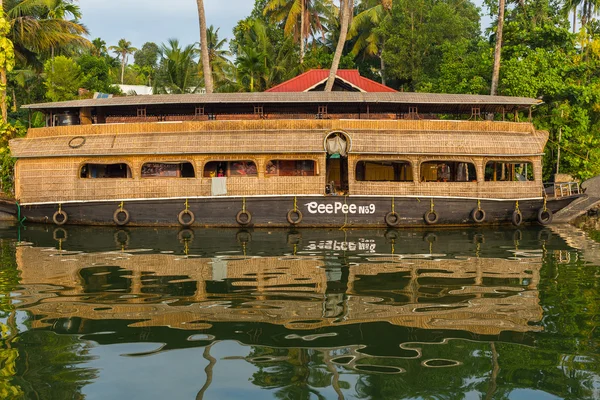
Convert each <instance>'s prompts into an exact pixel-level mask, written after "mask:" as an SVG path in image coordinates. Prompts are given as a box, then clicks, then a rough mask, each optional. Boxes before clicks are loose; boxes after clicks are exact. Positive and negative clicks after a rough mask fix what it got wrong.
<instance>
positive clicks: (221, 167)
mask: <svg viewBox="0 0 600 400" xmlns="http://www.w3.org/2000/svg"><path fill="white" fill-rule="evenodd" d="M235 176H257V170H256V164H255V163H254V161H210V162H207V163H206V165H205V166H204V177H205V178H215V177H235Z"/></svg>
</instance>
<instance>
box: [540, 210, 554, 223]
mask: <svg viewBox="0 0 600 400" xmlns="http://www.w3.org/2000/svg"><path fill="white" fill-rule="evenodd" d="M544 214H546V215H548V217H547V218H544ZM552 218H553V215H552V210H550V209H549V208H546V209H545V210H544V209H543V208H540V209H539V210H538V213H537V220H538V222H539V223H540V224H542V225H548V224H550V223H552Z"/></svg>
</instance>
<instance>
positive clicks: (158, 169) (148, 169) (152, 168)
mask: <svg viewBox="0 0 600 400" xmlns="http://www.w3.org/2000/svg"><path fill="white" fill-rule="evenodd" d="M195 176H196V174H195V172H194V166H193V165H192V163H189V162H173V163H157V162H151V163H145V164H144V165H142V178H157V177H171V178H194V177H195Z"/></svg>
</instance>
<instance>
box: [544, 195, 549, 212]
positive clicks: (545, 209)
mask: <svg viewBox="0 0 600 400" xmlns="http://www.w3.org/2000/svg"><path fill="white" fill-rule="evenodd" d="M546 201H547V200H546V196H544V212H546V211H548V209H547V208H546Z"/></svg>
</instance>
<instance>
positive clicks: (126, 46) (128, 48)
mask: <svg viewBox="0 0 600 400" xmlns="http://www.w3.org/2000/svg"><path fill="white" fill-rule="evenodd" d="M109 49H110V50H112V51H113V52H114V53H115V54H117V55H118V56H120V57H121V85H122V84H123V78H124V77H125V65H127V58H128V56H129V54H133V53H135V52H136V51H137V49H136V48H135V47H133V46H132V45H131V42H130V41H128V40H125V39H121V40H119V43H118V44H117V45H116V46H110V47H109Z"/></svg>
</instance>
